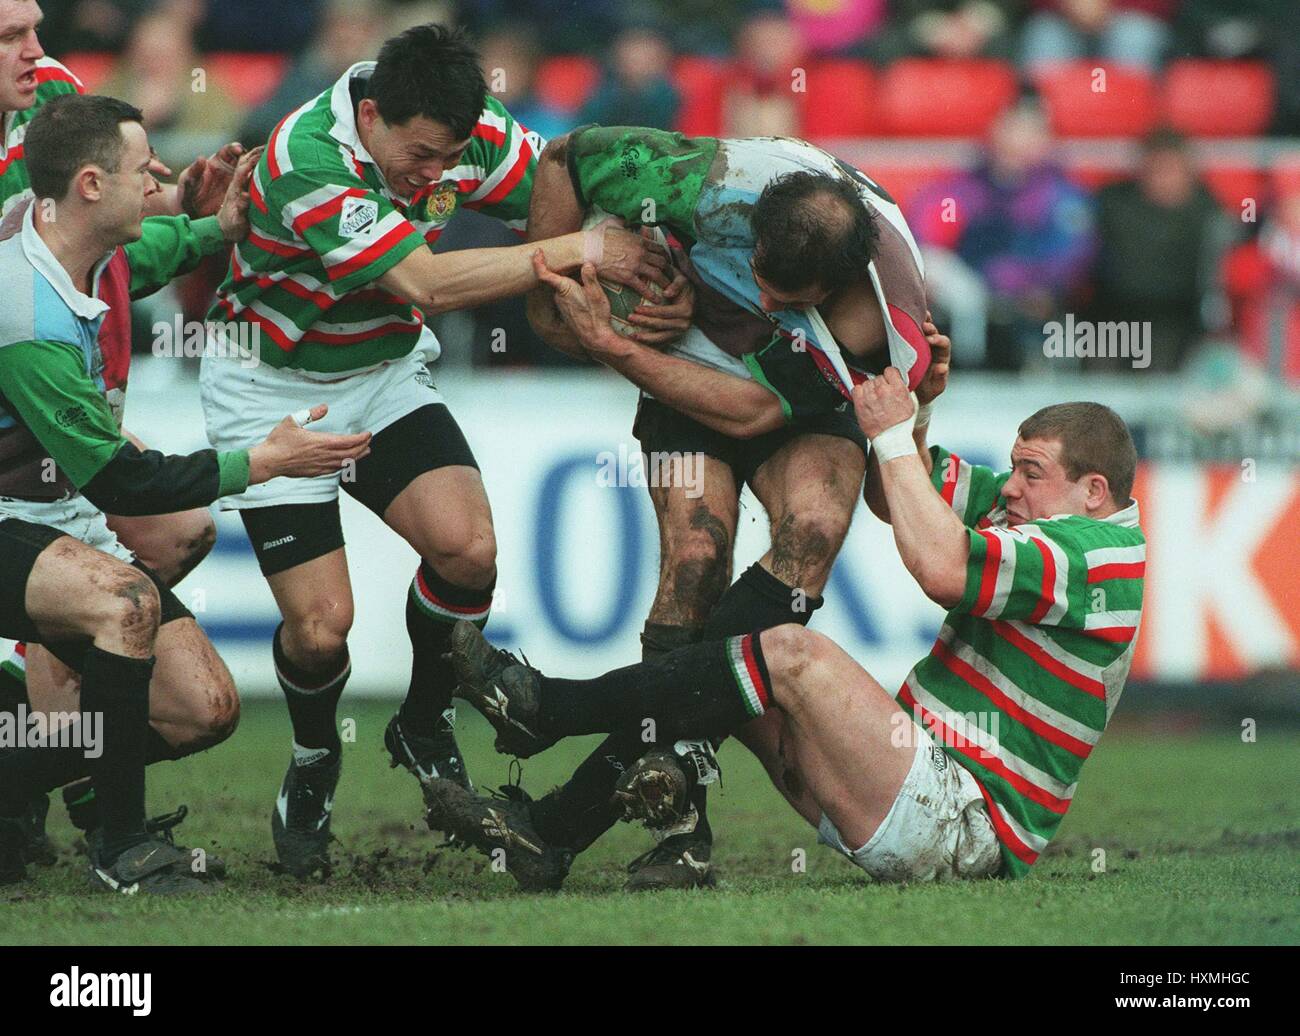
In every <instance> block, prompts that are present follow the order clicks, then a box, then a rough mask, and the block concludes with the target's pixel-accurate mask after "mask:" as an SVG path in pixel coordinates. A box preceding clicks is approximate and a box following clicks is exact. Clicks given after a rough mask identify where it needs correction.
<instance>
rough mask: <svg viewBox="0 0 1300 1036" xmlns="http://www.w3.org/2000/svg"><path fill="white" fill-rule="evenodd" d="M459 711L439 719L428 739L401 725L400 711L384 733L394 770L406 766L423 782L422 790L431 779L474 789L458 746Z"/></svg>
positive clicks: (389, 760)
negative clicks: (440, 779)
mask: <svg viewBox="0 0 1300 1036" xmlns="http://www.w3.org/2000/svg"><path fill="white" fill-rule="evenodd" d="M455 728H456V710H455V709H454V708H450V709H447V710H446V711H444V712H443V714H442V716H441V717H439V719H438V723H437V725H436V726H435V727H434V729H433V731H432V732H431V733H430V734H429V735H427V736H425V735H423V734H419V733H416V732H415V731H413V730H411V728H410V726H409V725H408V724H405V723H403V722H402V714H401V712H398V713H397V714H396V715H394V716H393V718H392V719H391V720H389V721H388V727H387V728H386V729H385V730H384V747H385V748H386V749H387V750H388V765H389V767H390V768H391V769H396V768H397V767H399V766H402V767H405V768H406V769H407V770H409V771H410V772H411V773H413V774H414V775H415V777H416V779H417V780H418V781H419V782H420V790H421V792H423V790H424V788H425V786H426V785H428V783H429V782H430V781H432V780H436V779H437V778H439V777H445V778H446V779H447V780H449V781H455V782H456V783H457V784H459V785H460V786H461V787H462V788H465V789H467V790H469V791H473V790H474V784H473V782H472V781H471V780H470V779H469V771H467V770H466V769H465V760H464V758H463V757H462V756H461V754H460V747H459V746H458V745H457V744H456V730H455Z"/></svg>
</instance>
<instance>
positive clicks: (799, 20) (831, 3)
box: [785, 0, 888, 54]
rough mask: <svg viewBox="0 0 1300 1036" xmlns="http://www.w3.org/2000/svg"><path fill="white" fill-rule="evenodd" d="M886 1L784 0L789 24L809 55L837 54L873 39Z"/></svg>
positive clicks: (882, 16) (883, 16)
mask: <svg viewBox="0 0 1300 1036" xmlns="http://www.w3.org/2000/svg"><path fill="white" fill-rule="evenodd" d="M887 6H888V5H887V4H886V3H885V0H785V8H786V12H787V13H788V15H789V16H790V23H791V25H793V26H794V29H795V31H796V32H797V33H798V34H799V37H800V39H801V40H802V41H803V46H804V49H805V50H807V51H808V53H810V54H837V53H842V52H844V51H847V50H849V49H850V48H857V47H858V46H859V45H860V44H862V43H863V42H864V41H865V40H867V39H869V38H870V37H872V36H875V35H876V33H877V32H879V31H880V29H881V27H882V26H883V24H884V21H885V15H886V7H887Z"/></svg>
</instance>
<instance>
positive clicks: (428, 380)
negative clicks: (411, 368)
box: [415, 367, 437, 389]
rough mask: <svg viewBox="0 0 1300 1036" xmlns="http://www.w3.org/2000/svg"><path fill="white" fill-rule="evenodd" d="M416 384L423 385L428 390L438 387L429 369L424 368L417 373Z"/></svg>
mask: <svg viewBox="0 0 1300 1036" xmlns="http://www.w3.org/2000/svg"><path fill="white" fill-rule="evenodd" d="M415 383H416V384H417V385H423V386H424V387H425V388H427V389H431V388H436V387H437V386H436V385H434V383H433V375H432V374H430V373H429V371H428V369H427V368H424V367H421V368H420V369H419V370H418V371H416V372H415Z"/></svg>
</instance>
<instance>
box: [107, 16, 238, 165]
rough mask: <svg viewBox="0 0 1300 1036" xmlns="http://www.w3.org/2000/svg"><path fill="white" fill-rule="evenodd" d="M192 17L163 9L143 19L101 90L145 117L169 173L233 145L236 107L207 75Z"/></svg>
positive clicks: (153, 143)
mask: <svg viewBox="0 0 1300 1036" xmlns="http://www.w3.org/2000/svg"><path fill="white" fill-rule="evenodd" d="M191 15H192V12H191V11H187V10H186V9H185V8H184V7H182V6H179V5H177V6H173V5H171V4H165V5H162V6H160V7H159V8H158V9H157V10H156V11H154V12H153V13H151V14H147V15H145V16H144V17H143V18H141V19H140V20H139V21H138V22H136V24H135V27H134V28H133V29H132V30H131V36H130V39H129V40H128V41H127V47H126V50H125V51H124V52H123V54H122V57H121V58H120V59H119V60H118V63H117V64H116V65H115V66H114V69H113V71H112V72H111V73H110V75H109V78H108V81H107V82H105V83H104V84H103V85H102V86H100V87H99V92H100V93H103V94H108V95H109V96H111V97H120V98H121V99H122V100H124V101H129V102H130V103H132V104H134V105H135V106H136V107H137V108H139V109H140V110H141V111H143V112H144V127H145V129H146V130H148V131H149V142H150V143H151V144H152V145H153V146H154V148H155V150H156V151H157V152H158V156H159V157H160V158H161V159H162V160H163V161H164V162H165V163H166V164H167V165H169V166H171V167H172V168H173V169H182V168H184V167H185V166H186V165H188V164H189V163H190V162H192V161H193V160H194V156H195V155H196V154H199V153H205V154H206V153H211V152H212V151H214V150H215V149H216V148H218V147H220V146H221V145H222V144H224V143H225V142H226V141H228V140H231V139H232V137H233V135H234V132H235V128H236V124H237V120H238V118H239V105H238V104H236V102H235V101H234V100H233V99H232V98H231V97H230V95H229V94H227V93H226V92H225V91H224V90H223V89H222V88H221V86H220V85H219V84H218V83H216V82H215V81H214V80H213V78H212V77H211V76H210V75H208V72H207V69H205V68H204V67H203V63H202V61H201V60H200V59H199V56H198V54H197V53H196V50H195V45H194V33H195V24H194V22H193V20H192V17H191Z"/></svg>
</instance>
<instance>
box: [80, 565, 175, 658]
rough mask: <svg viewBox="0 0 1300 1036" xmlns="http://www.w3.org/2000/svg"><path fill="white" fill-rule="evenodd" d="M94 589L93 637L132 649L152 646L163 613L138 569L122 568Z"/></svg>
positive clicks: (159, 602) (156, 595) (154, 594)
mask: <svg viewBox="0 0 1300 1036" xmlns="http://www.w3.org/2000/svg"><path fill="white" fill-rule="evenodd" d="M95 587H96V590H95V598H96V599H95V604H94V607H93V612H94V616H95V618H94V625H95V629H94V630H93V635H95V636H99V635H101V634H104V635H107V636H109V637H111V638H112V639H114V640H117V639H120V640H121V641H122V642H124V643H125V644H126V646H127V647H128V648H132V649H145V648H149V647H151V646H152V644H153V641H154V637H155V636H156V635H157V633H158V621H159V618H160V617H161V614H162V602H161V601H160V600H159V598H158V590H157V588H156V587H155V586H154V585H153V581H152V580H151V579H150V578H149V577H148V576H146V575H145V574H144V573H142V572H140V571H139V570H137V569H134V568H131V567H130V566H128V565H122V566H120V568H117V569H115V570H114V571H113V572H112V573H111V574H110V575H108V576H107V577H106V578H104V579H101V580H99V581H98V582H97V583H96V584H95Z"/></svg>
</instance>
